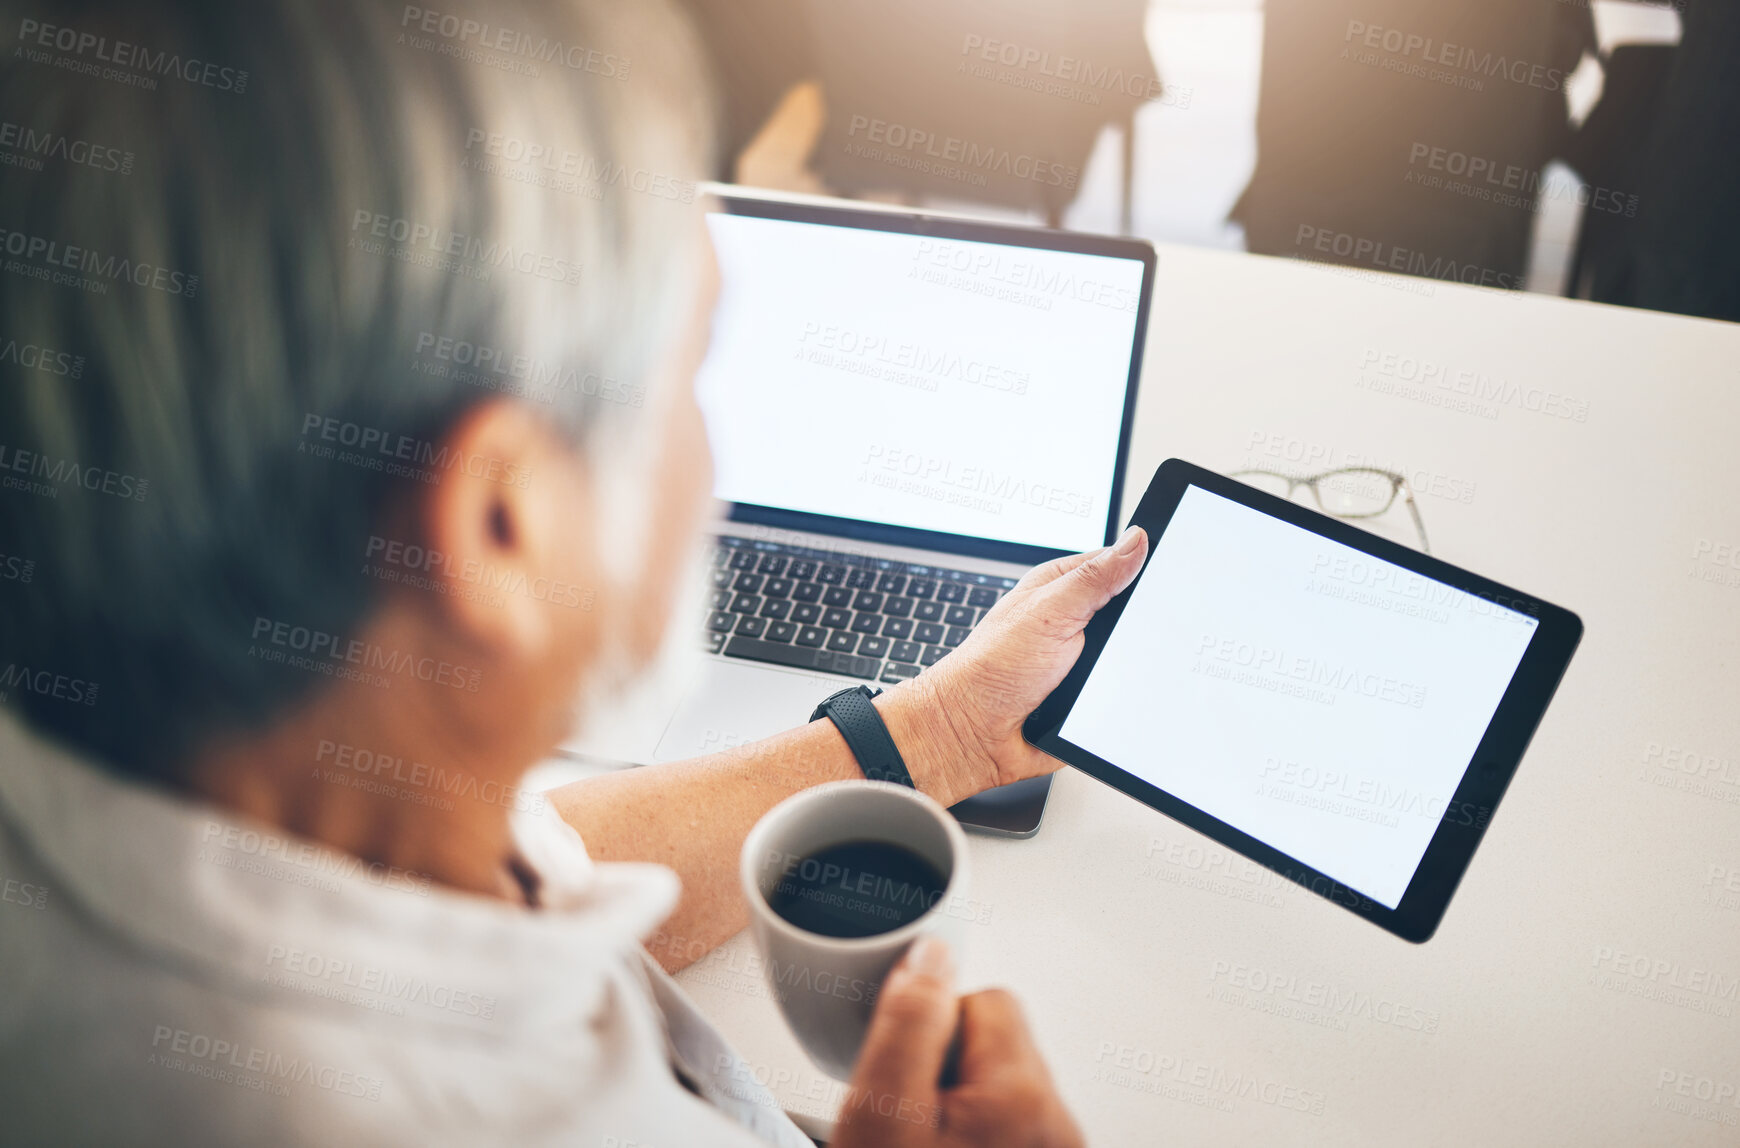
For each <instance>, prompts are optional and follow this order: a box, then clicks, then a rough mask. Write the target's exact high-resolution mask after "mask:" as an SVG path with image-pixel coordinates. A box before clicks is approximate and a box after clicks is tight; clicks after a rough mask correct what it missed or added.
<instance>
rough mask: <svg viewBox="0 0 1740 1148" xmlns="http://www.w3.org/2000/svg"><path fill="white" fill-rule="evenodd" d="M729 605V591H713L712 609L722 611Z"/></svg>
mask: <svg viewBox="0 0 1740 1148" xmlns="http://www.w3.org/2000/svg"><path fill="white" fill-rule="evenodd" d="M730 605H731V591H729V590H715V591H713V609H715V610H723V609H726V608H727V607H729V606H730Z"/></svg>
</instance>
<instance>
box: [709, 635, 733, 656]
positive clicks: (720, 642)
mask: <svg viewBox="0 0 1740 1148" xmlns="http://www.w3.org/2000/svg"><path fill="white" fill-rule="evenodd" d="M729 636H730V635H729V634H725V633H722V632H720V631H718V630H714V631H712V632H711V633H709V634H708V635H707V652H708V653H710V654H717V653H718V652H719V651H720V650H723V649H724V648H725V639H726V638H728V637H729Z"/></svg>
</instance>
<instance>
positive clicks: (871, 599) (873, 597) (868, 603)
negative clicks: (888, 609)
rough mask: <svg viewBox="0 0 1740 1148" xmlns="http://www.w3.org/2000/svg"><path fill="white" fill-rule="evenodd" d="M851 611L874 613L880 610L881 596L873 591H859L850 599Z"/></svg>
mask: <svg viewBox="0 0 1740 1148" xmlns="http://www.w3.org/2000/svg"><path fill="white" fill-rule="evenodd" d="M852 609H854V610H870V611H876V610H880V609H882V595H880V594H878V593H877V592H876V591H874V590H860V591H858V596H857V597H855V598H853V599H852Z"/></svg>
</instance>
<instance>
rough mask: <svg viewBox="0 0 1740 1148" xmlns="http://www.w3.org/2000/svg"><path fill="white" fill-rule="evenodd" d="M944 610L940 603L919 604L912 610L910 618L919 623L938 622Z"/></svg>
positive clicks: (945, 607) (944, 607)
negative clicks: (915, 619)
mask: <svg viewBox="0 0 1740 1148" xmlns="http://www.w3.org/2000/svg"><path fill="white" fill-rule="evenodd" d="M946 609H948V607H947V606H944V605H943V604H942V603H941V602H920V603H918V604H917V605H916V606H914V607H913V608H912V616H913V617H914V618H917V619H918V620H919V621H920V622H940V621H942V616H943V611H944V610H946Z"/></svg>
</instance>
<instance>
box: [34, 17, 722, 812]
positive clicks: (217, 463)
mask: <svg viewBox="0 0 1740 1148" xmlns="http://www.w3.org/2000/svg"><path fill="white" fill-rule="evenodd" d="M5 9H12V10H11V11H5ZM0 12H3V14H0V28H5V29H7V30H9V31H11V32H13V33H14V34H15V40H16V42H15V44H12V45H7V46H6V47H7V48H8V49H10V50H9V51H8V57H9V58H8V60H7V67H6V69H5V71H4V73H3V74H0V119H3V120H4V121H5V125H4V130H5V131H6V132H7V133H10V134H11V135H12V137H13V139H12V140H11V141H9V142H10V143H11V144H12V147H11V149H10V150H11V159H12V160H13V161H14V162H12V163H11V165H10V166H6V167H3V168H0V316H4V319H3V321H0V323H3V328H4V329H0V487H3V488H0V569H4V568H5V567H6V564H7V562H8V561H10V563H11V567H12V568H13V569H14V570H15V572H16V571H17V570H23V571H24V572H25V573H26V575H27V580H26V579H25V578H19V577H14V578H13V579H12V580H11V581H9V582H3V583H0V675H3V679H4V680H0V693H3V694H4V695H5V700H6V704H7V705H8V706H9V707H10V708H11V709H12V710H13V711H14V712H15V713H18V714H20V715H22V717H23V718H24V719H25V720H26V722H27V723H28V724H29V725H31V726H32V727H34V728H35V729H36V730H38V731H40V732H42V733H44V734H47V735H49V736H51V737H53V738H56V739H58V740H60V741H62V742H64V743H67V744H69V745H71V746H73V747H74V748H76V749H78V750H80V751H83V752H85V753H88V754H90V755H91V756H93V757H94V758H96V759H98V760H100V761H102V762H104V763H106V764H108V765H109V766H111V767H112V768H116V769H120V770H124V771H127V772H131V773H135V774H140V775H147V776H153V777H157V778H161V779H171V778H173V776H174V773H175V770H176V768H177V763H178V762H179V761H181V760H182V759H183V758H184V756H185V755H186V754H188V753H189V752H191V751H192V750H193V749H195V748H196V747H197V746H199V745H200V744H202V743H203V742H205V741H207V740H208V739H211V738H214V737H218V736H223V735H226V734H234V733H242V732H246V731H250V730H254V729H258V728H260V727H262V726H264V725H266V724H268V723H269V722H270V721H271V720H272V719H273V718H274V717H275V716H276V715H277V714H279V713H281V712H282V711H283V710H284V709H285V708H286V707H287V706H288V705H290V704H292V703H293V702H294V701H295V700H296V699H297V698H298V697H299V696H301V695H302V694H304V693H306V692H307V691H309V690H312V689H315V688H317V687H319V686H320V685H321V684H322V683H323V682H326V681H328V680H329V679H327V678H324V677H322V676H321V675H319V674H314V673H309V672H307V671H306V670H304V669H296V668H293V667H291V666H288V665H285V664H283V663H281V662H278V661H275V660H271V659H268V658H265V657H261V656H259V651H257V650H255V649H253V648H252V646H253V643H254V641H255V639H256V635H257V633H258V626H259V625H260V623H261V621H262V620H264V621H265V622H267V623H268V624H269V625H274V626H276V625H283V626H287V627H291V628H296V629H300V631H302V632H303V633H306V634H324V635H340V636H342V635H346V634H348V633H351V632H352V631H354V629H355V628H356V627H357V626H358V625H359V624H360V623H361V622H362V621H363V620H364V619H366V618H367V617H368V615H369V611H370V608H371V605H372V604H373V603H374V602H375V600H376V598H377V596H378V594H379V592H380V586H381V583H379V582H378V581H376V580H373V579H370V578H367V577H361V576H359V575H358V569H359V567H360V566H362V565H363V564H364V562H365V557H366V550H367V545H368V540H369V537H370V534H371V531H372V530H373V529H374V527H375V524H376V523H377V522H378V520H379V517H380V515H381V513H382V508H383V506H384V505H385V504H386V502H387V500H389V499H390V498H392V497H393V496H394V492H395V491H398V490H403V489H405V488H406V487H407V486H411V485H414V484H416V483H418V482H428V481H434V480H438V479H439V476H440V473H441V471H442V469H443V468H445V467H451V466H453V465H456V464H457V465H464V463H465V460H460V459H452V458H447V457H443V456H442V454H441V452H440V450H439V448H438V444H439V441H440V438H441V435H442V433H443V431H444V429H445V428H447V427H449V426H451V425H452V423H453V422H454V420H455V419H457V418H458V417H459V416H460V415H461V414H463V413H464V412H465V411H466V410H467V409H469V408H470V407H471V406H472V405H473V404H476V403H479V402H482V401H485V400H488V399H491V398H498V397H500V395H501V394H503V393H504V392H505V393H509V394H517V395H521V396H522V398H523V401H524V402H525V403H526V404H528V406H530V407H532V408H534V409H536V410H538V411H540V412H543V413H544V414H546V415H547V417H548V419H549V420H550V421H551V423H552V424H554V425H555V426H557V427H559V428H561V430H562V432H563V433H564V435H565V436H566V437H568V438H569V439H570V440H571V441H572V442H573V444H574V445H575V447H576V449H578V450H580V451H581V452H583V454H584V457H586V458H587V459H588V462H589V465H592V466H593V467H595V468H596V469H598V470H600V471H601V472H612V471H618V472H620V471H624V470H625V469H626V466H627V464H625V463H622V461H621V460H622V459H624V458H626V457H628V456H629V455H631V454H633V453H634V452H635V450H636V447H637V442H638V439H639V437H640V435H641V434H642V430H641V427H640V424H641V423H644V422H645V421H646V420H645V419H644V418H637V415H638V414H639V412H642V411H644V410H646V409H648V408H650V407H651V405H652V399H653V398H654V397H655V396H652V395H649V394H648V392H647V390H646V379H647V373H648V369H649V365H650V364H651V363H652V361H653V359H654V358H655V356H656V355H657V354H658V352H659V351H660V349H661V347H662V346H664V345H665V344H667V343H668V342H669V341H670V340H671V339H673V338H674V337H675V333H676V331H677V330H678V329H679V327H680V326H681V324H682V323H683V322H684V321H685V320H686V319H687V313H686V308H687V307H688V306H689V303H690V297H689V295H688V293H687V291H686V290H685V288H684V284H686V283H687V282H689V281H690V280H691V279H692V274H691V273H692V271H693V268H692V266H691V264H690V261H691V260H692V259H693V258H694V257H695V255H696V246H695V244H694V234H693V233H694V225H693V222H692V220H691V219H690V216H689V208H687V207H686V206H684V205H685V204H686V203H689V202H692V200H693V194H694V183H693V180H694V179H696V178H697V177H698V176H700V175H701V173H702V172H703V171H704V170H705V168H706V165H707V162H708V158H709V157H708V156H707V154H706V150H707V148H706V143H705V139H706V136H707V134H708V128H709V124H708V122H707V120H706V117H705V107H704V105H705V99H704V83H703V81H702V79H701V77H700V76H699V75H698V69H697V68H696V66H695V64H694V63H693V61H694V60H695V59H696V58H697V57H696V55H695V53H694V51H693V48H692V45H691V43H690V40H689V36H688V33H687V30H686V28H685V27H684V26H683V25H682V24H681V22H680V21H679V20H678V19H677V18H676V17H675V16H674V15H673V14H672V13H671V12H670V11H668V10H667V9H666V8H665V7H664V6H663V4H661V3H647V2H644V0H636V3H634V4H613V3H608V2H607V0H561V2H559V3H555V2H553V3H532V2H530V0H508V2H495V0H492V2H490V3H488V4H482V3H479V4H476V5H474V6H471V7H460V6H456V5H453V4H444V5H442V7H441V9H440V10H438V11H437V10H435V9H425V8H422V7H418V6H412V5H406V4H403V3H398V2H391V3H389V2H386V0H381V2H376V0H247V2H245V3H236V2H234V0H187V2H184V3H175V4H172V3H147V2H141V0H113V2H79V0H73V2H65V0H63V2H60V3H56V4H53V5H27V6H23V7H15V6H14V5H12V4H10V3H7V4H0ZM431 476H433V478H432V477H431Z"/></svg>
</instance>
